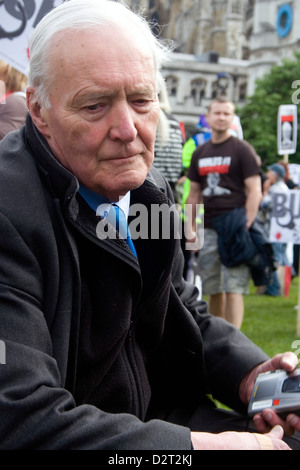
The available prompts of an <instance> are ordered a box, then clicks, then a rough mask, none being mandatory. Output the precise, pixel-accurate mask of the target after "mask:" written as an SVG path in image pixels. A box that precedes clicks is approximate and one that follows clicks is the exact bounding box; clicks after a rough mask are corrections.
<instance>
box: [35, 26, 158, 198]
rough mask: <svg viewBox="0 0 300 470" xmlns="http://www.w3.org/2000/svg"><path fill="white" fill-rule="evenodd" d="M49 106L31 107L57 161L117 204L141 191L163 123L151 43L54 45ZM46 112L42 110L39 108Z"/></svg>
mask: <svg viewBox="0 0 300 470" xmlns="http://www.w3.org/2000/svg"><path fill="white" fill-rule="evenodd" d="M51 50H52V53H51V56H50V60H51V65H52V67H51V69H52V71H53V76H52V80H51V85H50V87H49V88H50V90H49V92H50V93H49V95H50V97H49V98H50V103H51V107H50V108H45V107H44V106H41V107H40V108H39V107H37V106H36V105H35V106H32V107H31V108H32V109H30V102H31V99H30V93H31V92H32V91H31V90H29V92H28V93H29V98H28V102H29V109H30V112H31V115H32V118H33V121H34V122H35V124H36V126H37V127H38V128H39V130H40V132H41V133H42V134H43V135H44V137H45V138H46V140H47V141H48V143H49V145H50V147H51V149H52V151H53V152H54V154H55V156H56V158H57V159H58V160H59V161H60V162H61V163H62V165H64V166H65V167H66V168H67V169H68V170H70V171H71V172H72V173H73V174H74V175H75V176H76V177H77V178H78V180H79V182H80V183H81V184H83V185H84V186H86V187H87V188H89V189H91V190H92V191H96V192H98V193H100V194H102V195H103V196H106V197H108V198H109V199H110V200H118V199H119V197H120V196H122V195H124V194H125V193H126V192H127V191H129V190H132V189H134V188H136V187H138V186H140V185H141V184H142V183H143V181H144V179H145V177H146V175H147V173H148V171H149V169H150V167H151V165H152V162H153V158H154V141H155V136H156V127H157V123H158V119H159V102H158V99H157V90H156V81H155V69H154V63H153V56H152V54H151V52H150V51H149V46H147V44H146V43H145V41H143V40H141V38H140V36H138V37H135V34H134V32H133V31H132V32H130V33H129V32H127V31H121V30H119V29H118V30H116V29H114V30H113V29H112V28H110V29H106V30H105V33H104V34H103V33H102V32H100V31H93V32H91V31H78V32H67V33H66V32H64V34H63V35H61V34H58V35H57V36H56V38H55V39H54V42H53V44H52V48H51ZM37 108H39V109H37Z"/></svg>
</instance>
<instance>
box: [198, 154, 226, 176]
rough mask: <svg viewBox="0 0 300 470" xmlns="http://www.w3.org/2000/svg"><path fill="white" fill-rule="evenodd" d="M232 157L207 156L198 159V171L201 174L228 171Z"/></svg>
mask: <svg viewBox="0 0 300 470" xmlns="http://www.w3.org/2000/svg"><path fill="white" fill-rule="evenodd" d="M230 163H231V157H230V156H228V157H217V156H216V157H207V158H200V159H199V160H198V171H199V175H200V176H205V175H207V174H208V173H223V174H224V173H228V171H229V167H230Z"/></svg>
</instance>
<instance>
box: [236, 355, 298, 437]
mask: <svg viewBox="0 0 300 470" xmlns="http://www.w3.org/2000/svg"><path fill="white" fill-rule="evenodd" d="M297 364H298V358H297V356H296V355H295V354H294V353H292V352H286V353H283V354H278V355H277V356H275V357H273V358H272V359H269V360H268V361H266V362H263V363H262V364H259V365H258V366H257V367H255V368H254V369H252V371H250V372H249V373H248V374H247V375H246V376H245V377H244V379H243V380H242V382H241V384H240V389H239V394H240V399H241V400H242V402H243V403H244V404H245V405H248V403H249V401H250V396H251V392H252V390H253V387H254V383H255V380H256V377H257V376H258V374H262V373H264V372H268V371H271V370H278V369H283V370H286V371H287V372H292V371H293V370H294V369H295V368H296V367H297ZM253 423H254V425H255V427H256V429H257V430H258V431H259V432H260V433H266V432H268V431H270V430H271V429H272V428H273V427H274V426H276V425H280V426H281V427H282V428H283V429H284V433H285V435H286V436H291V435H293V434H294V432H295V431H300V417H299V416H297V415H295V414H292V413H291V414H290V415H288V416H287V418H286V420H285V421H284V420H283V419H282V418H280V417H279V416H278V414H277V413H276V412H275V411H274V410H271V409H265V410H264V411H263V412H262V413H258V414H256V415H255V416H254V417H253Z"/></svg>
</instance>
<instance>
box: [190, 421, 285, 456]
mask: <svg viewBox="0 0 300 470" xmlns="http://www.w3.org/2000/svg"><path fill="white" fill-rule="evenodd" d="M282 438H283V429H282V427H281V426H275V427H274V428H273V429H272V430H271V431H270V432H268V433H267V434H257V433H250V432H236V431H227V432H222V433H219V434H210V433H202V432H192V437H191V439H192V444H193V448H194V450H291V449H290V447H289V446H288V445H287V444H286V443H285V442H284V441H283V440H282Z"/></svg>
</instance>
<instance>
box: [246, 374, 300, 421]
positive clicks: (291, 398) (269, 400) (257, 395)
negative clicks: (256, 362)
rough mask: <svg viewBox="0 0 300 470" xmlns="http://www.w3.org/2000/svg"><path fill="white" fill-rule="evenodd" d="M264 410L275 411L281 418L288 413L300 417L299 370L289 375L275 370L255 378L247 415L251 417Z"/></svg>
mask: <svg viewBox="0 0 300 470" xmlns="http://www.w3.org/2000/svg"><path fill="white" fill-rule="evenodd" d="M266 408H271V409H273V410H275V411H276V412H277V413H278V414H279V415H280V416H282V417H286V416H287V415H288V414H289V413H295V414H298V415H300V368H297V369H295V370H294V371H293V372H292V373H290V374H289V373H287V372H285V371H284V370H275V371H271V372H265V373H263V374H259V375H258V376H257V379H256V382H255V384H254V387H253V391H252V394H251V398H250V402H249V406H248V414H249V416H253V415H255V414H256V413H260V412H261V411H263V410H264V409H266Z"/></svg>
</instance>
